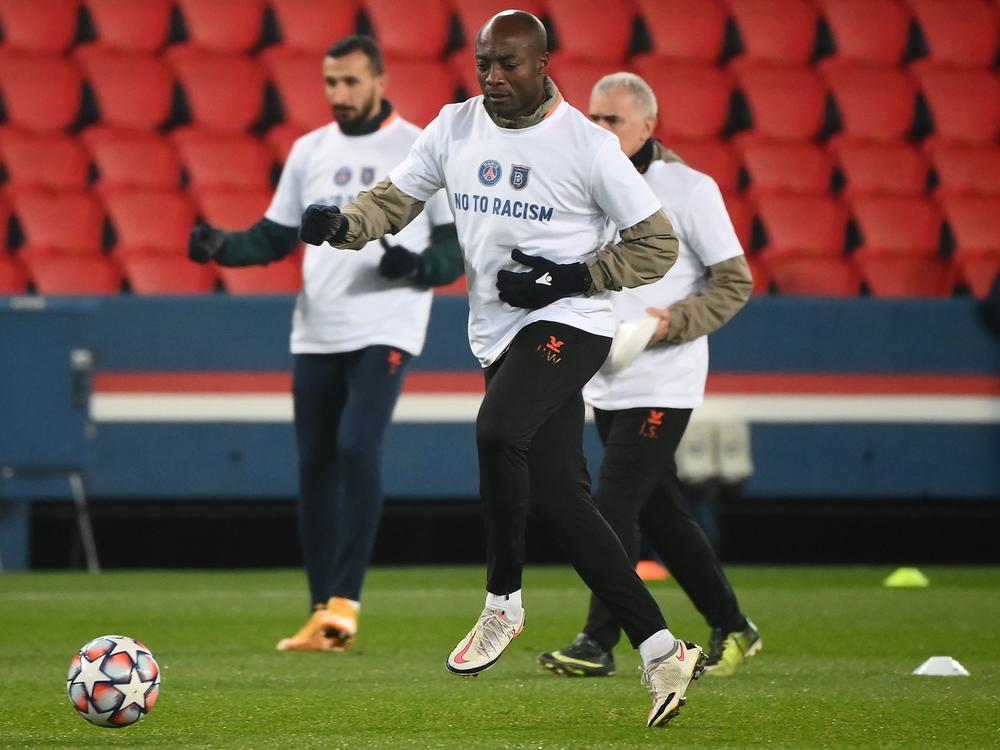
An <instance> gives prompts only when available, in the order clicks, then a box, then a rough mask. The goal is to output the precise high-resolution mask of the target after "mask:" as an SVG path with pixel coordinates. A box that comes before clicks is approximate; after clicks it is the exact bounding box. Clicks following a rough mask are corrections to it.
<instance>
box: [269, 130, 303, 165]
mask: <svg viewBox="0 0 1000 750" xmlns="http://www.w3.org/2000/svg"><path fill="white" fill-rule="evenodd" d="M305 133H306V129H305V128H303V127H300V126H298V125H295V124H293V123H287V122H286V123H283V124H281V125H275V126H274V127H273V128H271V129H270V130H268V131H267V132H266V133H264V140H265V141H266V142H267V145H268V148H270V149H271V156H273V157H274V160H275V161H276V162H278V163H279V164H284V163H285V160H286V159H287V158H288V152H289V151H291V150H292V145H294V143H295V141H296V140H298V139H299V138H301V137H302V136H303V135H305Z"/></svg>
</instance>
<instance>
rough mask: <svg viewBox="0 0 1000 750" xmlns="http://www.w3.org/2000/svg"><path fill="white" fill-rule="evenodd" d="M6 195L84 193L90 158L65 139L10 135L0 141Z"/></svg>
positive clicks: (74, 141)
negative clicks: (28, 191) (5, 179)
mask: <svg viewBox="0 0 1000 750" xmlns="http://www.w3.org/2000/svg"><path fill="white" fill-rule="evenodd" d="M0 154H2V156H3V163H4V167H5V168H6V170H7V184H6V188H7V190H8V191H15V190H24V189H28V190H37V189H42V190H84V189H86V187H87V183H88V182H89V181H90V157H89V156H87V152H86V151H85V150H84V148H83V146H82V145H80V142H79V141H78V140H76V139H75V138H71V137H70V136H67V135H61V134H51V135H34V134H31V133H23V134H17V133H11V134H8V135H7V136H5V137H4V138H3V139H2V140H0Z"/></svg>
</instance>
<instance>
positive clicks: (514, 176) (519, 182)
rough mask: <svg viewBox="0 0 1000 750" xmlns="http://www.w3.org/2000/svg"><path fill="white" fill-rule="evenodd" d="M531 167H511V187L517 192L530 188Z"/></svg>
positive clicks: (513, 165)
mask: <svg viewBox="0 0 1000 750" xmlns="http://www.w3.org/2000/svg"><path fill="white" fill-rule="evenodd" d="M530 171H531V167H525V166H522V165H520V164H512V165H511V167H510V186H511V187H512V188H514V189H515V190H524V189H525V188H526V187H527V186H528V172H530Z"/></svg>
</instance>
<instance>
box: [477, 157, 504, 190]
mask: <svg viewBox="0 0 1000 750" xmlns="http://www.w3.org/2000/svg"><path fill="white" fill-rule="evenodd" d="M502 176H503V170H502V169H501V168H500V162H498V161H497V160H496V159H487V160H486V161H484V162H483V163H482V164H480V165H479V181H480V182H481V183H483V184H484V185H485V186H486V187H493V186H494V185H496V184H497V183H498V182H500V178H501V177H502Z"/></svg>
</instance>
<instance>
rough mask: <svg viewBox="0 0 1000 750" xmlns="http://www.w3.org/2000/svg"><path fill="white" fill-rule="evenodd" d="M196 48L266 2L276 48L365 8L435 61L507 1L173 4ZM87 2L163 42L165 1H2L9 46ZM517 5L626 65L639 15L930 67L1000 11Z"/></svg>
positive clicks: (785, 1)
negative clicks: (919, 42)
mask: <svg viewBox="0 0 1000 750" xmlns="http://www.w3.org/2000/svg"><path fill="white" fill-rule="evenodd" d="M176 5H177V7H178V8H179V10H180V13H181V17H182V19H183V22H184V26H185V28H186V30H187V33H188V36H189V38H190V40H191V44H193V45H195V46H197V47H200V48H202V49H205V50H211V51H215V52H223V53H233V52H247V51H250V50H252V49H255V48H256V47H258V46H259V45H260V44H261V42H262V41H263V34H262V29H263V27H264V12H265V8H267V7H270V8H271V10H272V11H273V13H274V17H275V21H276V24H277V26H278V28H279V30H280V35H281V39H282V44H283V46H285V47H287V48H288V49H292V50H297V51H304V52H309V53H319V52H322V51H323V50H324V49H326V47H327V46H328V45H329V44H330V42H331V41H332V40H333V39H335V38H338V37H340V36H343V35H344V34H348V33H351V32H353V31H354V30H355V28H356V16H357V12H358V10H359V9H361V8H363V9H364V11H365V12H366V15H367V17H368V19H369V22H370V24H371V26H372V28H373V30H374V32H375V33H376V35H377V36H378V37H379V40H380V42H381V43H382V45H383V47H384V49H385V51H386V52H387V53H389V54H397V55H404V56H411V57H431V58H433V57H437V56H440V55H441V54H443V53H444V52H446V51H447V47H448V44H449V41H450V37H451V21H452V17H453V14H454V16H455V17H457V19H458V22H459V23H460V25H461V28H462V30H463V34H464V37H465V39H466V40H467V41H468V40H470V39H471V38H472V37H473V36H474V35H475V33H476V30H477V29H478V28H479V27H480V25H481V24H482V23H483V22H484V21H485V20H486V19H488V18H489V17H490V16H491V15H492V14H493V13H495V12H497V11H499V10H503V9H504V8H505V5H504V3H503V2H502V0H453V2H449V1H448V0H422V1H421V2H419V3H404V2H399V1H398V0H364V2H359V0H267V1H266V2H265V0H176ZM81 7H86V9H87V11H88V13H89V15H90V18H91V19H92V22H93V25H94V27H95V30H96V35H97V39H98V41H99V43H101V44H104V45H107V46H110V47H113V48H116V49H121V50H129V51H146V52H151V51H156V50H159V49H161V48H162V47H163V46H164V45H165V44H166V43H167V41H168V38H169V34H170V25H171V10H172V8H173V7H174V2H172V0H141V1H137V0H2V2H0V24H2V26H3V30H4V37H5V46H6V47H10V48H12V49H16V50H29V51H32V52H63V51H65V50H67V49H69V48H70V47H71V46H72V45H73V44H74V42H75V40H76V38H77V25H78V24H77V21H78V13H79V9H80V8H81ZM519 7H521V8H523V9H524V10H529V11H531V12H533V13H535V14H537V15H539V16H544V17H545V18H546V19H548V20H549V22H550V23H551V24H552V26H553V27H554V28H555V30H556V32H557V35H558V39H559V44H560V53H561V54H563V55H566V56H569V57H574V58H580V59H588V60H600V61H611V62H623V61H624V60H625V57H626V55H627V54H628V53H629V51H630V43H631V40H632V35H633V22H634V19H635V18H636V16H638V17H639V18H641V19H642V21H643V24H644V26H645V28H646V31H647V33H648V35H649V38H650V41H651V44H652V48H653V53H654V54H656V55H659V56H663V57H669V58H672V59H678V60H688V61H702V62H713V61H716V60H718V59H719V57H720V55H721V54H722V52H723V46H724V44H725V41H726V24H727V21H728V20H729V19H730V18H731V19H732V20H733V21H734V23H735V26H736V28H737V29H738V31H739V35H740V38H741V41H742V48H743V51H742V57H743V58H744V59H747V60H755V61H767V62H778V63H791V64H803V63H806V62H808V61H809V60H810V59H812V57H813V55H814V54H815V51H816V50H815V42H816V36H817V24H818V23H819V21H820V19H821V18H822V19H824V20H825V21H826V24H827V25H828V27H829V29H830V33H831V35H832V37H833V41H834V44H835V46H836V51H837V56H838V57H839V58H841V59H844V60H849V61H862V62H870V63H880V64H894V63H898V62H900V61H901V60H902V59H903V58H904V55H905V54H906V52H907V44H908V37H909V34H910V30H911V24H913V23H916V24H917V25H918V26H919V28H920V29H921V31H922V33H923V36H924V39H925V41H926V45H927V48H928V49H927V52H928V57H929V59H930V60H931V61H933V62H935V63H944V64H950V65H968V66H978V67H985V66H989V65H992V64H993V63H994V62H995V61H996V56H997V43H998V35H997V29H998V27H1000V9H998V7H997V5H996V3H995V2H991V1H990V0H905V1H904V0H819V1H818V2H814V1H813V0H588V2H587V3H586V5H581V4H580V3H579V2H577V1H576V0H524V1H523V2H521V3H519Z"/></svg>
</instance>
